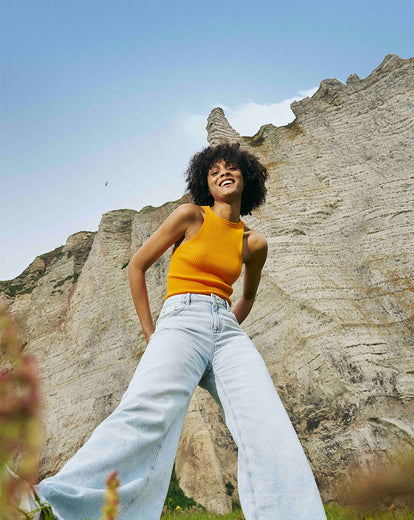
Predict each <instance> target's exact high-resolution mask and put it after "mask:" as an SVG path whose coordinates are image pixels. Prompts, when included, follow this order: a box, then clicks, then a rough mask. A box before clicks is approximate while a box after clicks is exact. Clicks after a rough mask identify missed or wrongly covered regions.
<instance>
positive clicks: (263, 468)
mask: <svg viewBox="0 0 414 520" xmlns="http://www.w3.org/2000/svg"><path fill="white" fill-rule="evenodd" d="M198 384H200V385H201V386H202V387H204V388H206V389H207V390H209V391H210V393H211V395H212V396H213V397H214V399H215V400H216V401H217V402H218V403H219V405H220V409H221V411H222V413H223V415H224V418H225V421H226V424H227V426H228V428H229V430H230V432H231V434H232V436H233V438H234V440H235V442H236V444H237V447H238V486H239V496H240V501H241V506H242V509H243V513H244V515H245V517H246V520H279V519H280V520H325V519H326V516H325V513H324V509H323V506H322V502H321V498H320V495H319V492H318V488H317V486H316V483H315V479H314V476H313V474H312V471H311V468H310V466H309V463H308V461H307V459H306V456H305V453H304V451H303V449H302V447H301V445H300V442H299V440H298V437H297V435H296V432H295V430H294V428H293V426H292V424H291V422H290V420H289V417H288V415H287V413H286V410H285V408H284V407H283V404H282V402H281V400H280V398H279V396H278V394H277V391H276V389H275V387H274V385H273V382H272V379H271V377H270V374H269V372H268V370H267V367H266V365H265V363H264V361H263V358H262V357H261V355H260V354H259V352H258V351H257V350H256V348H255V346H254V345H253V343H252V341H251V340H250V338H249V337H248V336H247V334H246V333H245V332H244V331H243V330H242V329H241V327H240V325H239V324H238V322H237V320H236V317H235V315H234V314H233V313H232V312H231V311H230V307H229V305H228V303H227V302H226V300H224V299H222V298H220V297H218V296H216V295H215V294H211V295H201V294H191V293H188V294H180V295H175V296H171V297H169V298H168V299H167V300H166V301H165V303H164V306H163V308H162V311H161V313H160V316H159V318H158V320H157V324H156V329H155V332H154V334H153V335H152V336H151V338H150V341H149V343H148V346H147V348H146V350H145V352H144V354H143V356H142V358H141V361H140V363H139V365H138V367H137V370H136V372H135V374H134V376H133V378H132V380H131V382H130V384H129V386H128V389H127V390H126V392H125V394H124V395H123V397H122V399H121V402H120V404H119V406H118V407H117V408H116V409H115V410H114V412H113V413H112V414H111V415H110V416H109V417H107V418H106V419H105V420H104V421H103V422H102V423H101V424H100V425H99V426H98V427H97V428H96V429H95V431H94V432H93V433H92V435H91V437H90V438H89V440H88V441H87V442H86V443H85V444H84V446H83V447H82V448H80V450H79V451H78V452H77V453H76V454H75V456H74V457H73V458H71V459H70V460H69V461H68V462H67V463H66V464H65V465H64V466H63V468H62V469H61V470H60V471H59V472H58V473H57V474H56V475H55V476H53V477H51V478H47V479H45V480H43V481H42V482H40V484H38V485H37V486H36V491H37V492H38V493H39V496H40V498H41V500H42V501H43V502H49V503H50V504H51V505H52V507H53V510H54V512H55V514H56V515H57V517H58V518H59V519H61V520H83V519H84V518H91V519H93V520H95V519H98V518H99V517H100V516H101V514H102V513H101V507H102V505H103V494H104V490H105V480H106V477H107V475H108V474H109V472H110V471H111V470H117V472H118V476H119V478H120V487H119V493H120V510H119V519H120V520H158V519H159V518H160V515H161V511H162V507H163V504H164V501H165V497H166V494H167V491H168V485H169V481H170V477H171V472H172V468H173V464H174V459H175V455H176V451H177V446H178V441H179V437H180V433H181V430H182V427H183V423H184V418H185V415H186V411H187V408H188V405H189V402H190V399H191V396H192V395H193V392H194V390H195V389H196V387H197V385H198Z"/></svg>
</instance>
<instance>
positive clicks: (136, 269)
mask: <svg viewBox="0 0 414 520" xmlns="http://www.w3.org/2000/svg"><path fill="white" fill-rule="evenodd" d="M146 270H147V269H145V268H144V266H142V265H141V264H140V262H138V261H136V260H135V257H134V258H133V259H132V260H131V261H130V262H129V265H128V278H129V279H131V278H134V277H136V276H137V275H139V274H142V275H144V274H145V271H146Z"/></svg>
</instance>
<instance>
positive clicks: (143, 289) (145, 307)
mask: <svg viewBox="0 0 414 520" xmlns="http://www.w3.org/2000/svg"><path fill="white" fill-rule="evenodd" d="M196 212H197V208H196V207H195V206H194V205H193V204H183V205H182V206H179V207H178V208H177V209H176V210H174V211H173V212H172V213H171V215H170V216H169V217H167V219H166V220H165V222H164V223H163V224H162V225H161V226H160V227H159V228H158V229H157V231H155V233H153V234H152V235H151V236H150V238H149V239H148V240H146V241H145V242H144V244H143V245H142V246H141V247H140V248H139V249H138V251H137V252H136V253H135V255H134V256H133V258H132V260H131V261H130V263H129V266H128V279H129V285H130V288H131V294H132V299H133V301H134V305H135V309H136V311H137V314H138V318H139V321H140V322H141V326H142V330H143V332H144V334H145V337H146V339H147V342H148V341H149V338H150V336H151V334H152V333H153V332H154V323H153V321H152V316H151V309H150V305H149V299H148V291H147V284H146V281H145V272H146V271H147V269H148V268H149V267H151V265H152V264H153V263H154V262H155V261H156V260H158V258H159V257H160V256H161V255H162V254H163V253H164V252H165V251H166V250H167V249H168V248H169V247H170V246H171V245H172V244H174V243H175V242H177V240H179V239H180V238H181V237H182V236H184V235H185V233H186V231H187V229H188V227H189V225H190V224H191V222H194V219H195V217H196V215H197V213H196Z"/></svg>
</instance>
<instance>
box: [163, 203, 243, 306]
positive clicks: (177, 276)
mask: <svg viewBox="0 0 414 520" xmlns="http://www.w3.org/2000/svg"><path fill="white" fill-rule="evenodd" d="M202 207H203V208H204V212H205V217H204V222H203V224H202V226H201V228H200V229H199V230H198V232H197V233H196V234H195V235H194V236H193V237H192V238H190V240H188V241H187V242H184V244H180V245H179V246H178V247H177V248H176V249H175V250H174V251H173V254H172V257H171V262H170V268H169V272H168V276H167V281H168V283H167V296H166V297H165V299H167V298H169V297H170V296H172V295H174V294H183V293H199V294H211V293H214V294H217V296H220V297H221V298H224V299H225V300H227V301H228V302H229V304H230V305H231V300H230V295H231V294H232V292H233V288H232V285H233V284H234V282H235V281H236V280H237V278H238V277H239V276H240V273H241V269H242V264H243V260H242V246H243V232H244V223H243V222H242V221H241V220H239V222H230V221H229V220H226V219H224V218H222V217H219V216H218V215H216V214H215V213H214V211H213V210H212V209H211V208H210V206H202Z"/></svg>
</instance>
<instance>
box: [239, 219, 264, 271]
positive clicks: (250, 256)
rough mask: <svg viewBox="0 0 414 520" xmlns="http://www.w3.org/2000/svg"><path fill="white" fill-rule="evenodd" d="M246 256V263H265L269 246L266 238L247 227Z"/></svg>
mask: <svg viewBox="0 0 414 520" xmlns="http://www.w3.org/2000/svg"><path fill="white" fill-rule="evenodd" d="M244 230H245V240H246V254H245V255H244V256H245V259H244V261H245V263H249V262H252V261H258V262H263V263H264V261H265V260H266V257H267V250H268V244H267V240H266V238H265V237H264V236H263V235H262V234H261V233H258V232H257V231H254V230H253V229H251V228H249V227H248V226H245V228H244Z"/></svg>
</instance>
